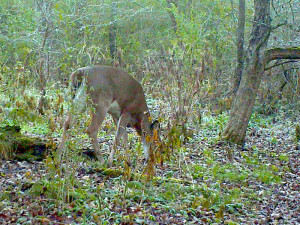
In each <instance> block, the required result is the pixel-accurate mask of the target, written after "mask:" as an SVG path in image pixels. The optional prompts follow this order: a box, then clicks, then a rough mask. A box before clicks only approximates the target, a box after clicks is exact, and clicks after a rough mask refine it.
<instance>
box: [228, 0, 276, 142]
mask: <svg viewBox="0 0 300 225" xmlns="http://www.w3.org/2000/svg"><path fill="white" fill-rule="evenodd" d="M254 8H255V13H254V23H253V28H252V33H251V38H250V41H249V46H248V50H247V58H246V61H245V63H246V66H245V69H244V75H243V76H242V79H241V84H240V86H239V88H238V91H237V93H236V97H235V100H234V102H233V106H232V109H231V110H230V117H229V120H228V123H227V126H226V128H225V130H224V132H223V137H224V139H226V140H229V141H233V142H235V143H237V144H243V143H244V140H245V135H246V130H247V126H248V123H249V119H250V117H251V114H252V111H253V107H254V103H255V98H256V95H257V90H258V87H259V85H260V82H261V77H262V74H263V71H264V65H263V62H264V49H265V47H266V45H267V41H268V39H269V36H270V30H271V27H270V25H271V18H270V1H269V0H255V1H254Z"/></svg>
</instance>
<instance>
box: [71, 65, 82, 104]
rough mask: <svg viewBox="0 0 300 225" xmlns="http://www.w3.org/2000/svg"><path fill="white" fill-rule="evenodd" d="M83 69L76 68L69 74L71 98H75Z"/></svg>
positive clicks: (80, 83)
mask: <svg viewBox="0 0 300 225" xmlns="http://www.w3.org/2000/svg"><path fill="white" fill-rule="evenodd" d="M83 76H84V70H83V69H78V70H76V71H74V72H73V73H72V74H71V77H70V83H71V90H72V98H75V96H76V92H77V90H78V89H79V88H80V87H81V85H82V82H83Z"/></svg>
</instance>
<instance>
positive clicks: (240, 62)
mask: <svg viewBox="0 0 300 225" xmlns="http://www.w3.org/2000/svg"><path fill="white" fill-rule="evenodd" d="M236 33H237V51H236V52H237V54H236V59H237V64H236V69H235V73H234V80H233V91H234V93H236V92H237V90H238V87H239V85H240V82H241V77H242V74H243V68H244V36H245V35H244V33H245V0H240V1H239V17H238V27H237V32H236Z"/></svg>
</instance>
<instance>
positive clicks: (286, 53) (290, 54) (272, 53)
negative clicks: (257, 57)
mask: <svg viewBox="0 0 300 225" xmlns="http://www.w3.org/2000/svg"><path fill="white" fill-rule="evenodd" d="M275 59H300V47H293V48H272V49H268V50H266V52H265V62H266V63H268V62H270V61H272V60H275Z"/></svg>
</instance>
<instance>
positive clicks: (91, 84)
mask: <svg viewBox="0 0 300 225" xmlns="http://www.w3.org/2000/svg"><path fill="white" fill-rule="evenodd" d="M70 84H71V89H72V94H73V96H72V101H74V100H75V99H76V98H82V97H81V96H80V95H81V94H79V93H80V89H81V87H83V86H84V87H85V88H86V89H85V91H86V94H87V96H88V99H87V100H86V104H87V105H90V106H92V110H91V122H90V124H89V126H88V128H87V129H86V132H87V134H88V136H89V138H90V139H91V143H92V146H93V149H94V155H95V156H96V158H97V160H98V161H100V163H101V164H104V163H105V161H104V158H103V155H102V152H101V151H100V147H99V143H98V140H97V134H98V131H99V128H100V126H101V124H102V122H103V121H104V119H105V117H106V115H107V114H110V115H111V116H112V118H113V121H114V123H115V124H116V126H117V130H116V135H115V140H114V143H113V148H112V150H111V152H110V154H109V158H108V166H112V165H113V159H114V155H115V152H116V149H117V146H118V145H119V144H120V139H121V138H123V142H124V143H123V145H124V148H125V149H128V135H127V130H126V128H127V127H133V128H134V129H135V130H136V132H137V133H138V134H139V136H140V137H141V142H142V146H143V152H144V156H145V160H146V161H148V160H149V157H150V154H149V149H150V145H151V141H149V140H151V138H148V137H152V136H153V132H154V130H158V129H159V122H158V121H157V120H155V121H154V122H153V123H150V113H149V109H148V106H147V103H146V98H145V94H144V91H143V88H142V86H141V84H140V83H139V82H138V81H137V80H135V79H134V78H133V77H131V76H130V75H129V74H128V73H127V72H126V71H124V70H123V69H119V68H115V67H111V66H100V65H96V66H88V67H84V68H79V69H77V70H76V71H75V72H73V73H72V74H71V76H70ZM81 90H82V89H81ZM81 100H82V99H81ZM71 120H72V116H71V114H70V113H69V115H68V116H67V119H66V121H65V122H64V125H63V134H62V138H61V142H60V144H59V147H58V149H59V152H60V155H61V154H62V152H63V151H64V146H65V143H66V141H67V136H68V135H67V131H68V129H69V128H70V124H71ZM125 152H126V153H125V155H126V159H129V157H128V155H127V151H125Z"/></svg>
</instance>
